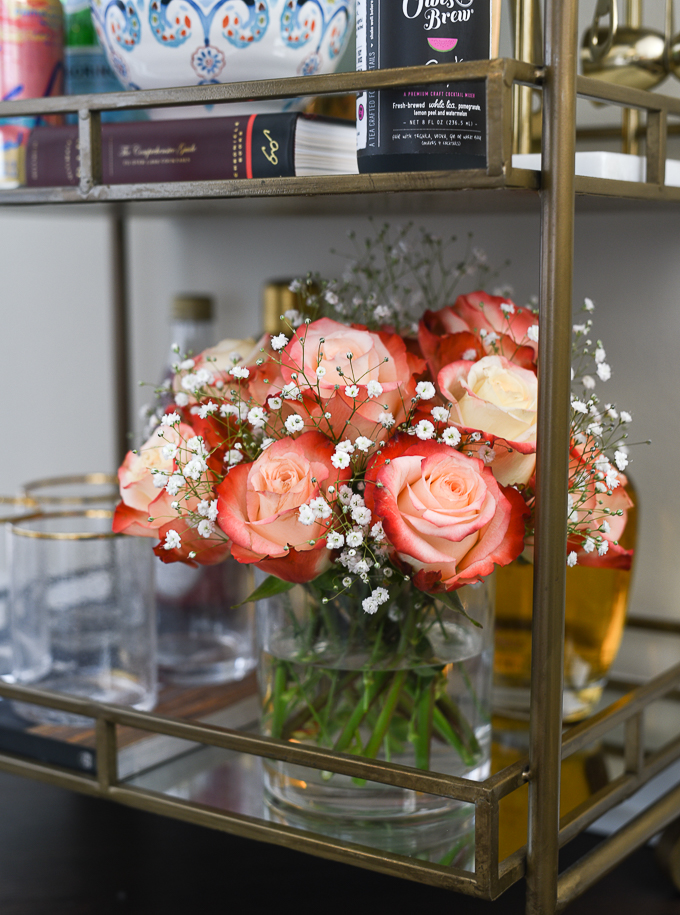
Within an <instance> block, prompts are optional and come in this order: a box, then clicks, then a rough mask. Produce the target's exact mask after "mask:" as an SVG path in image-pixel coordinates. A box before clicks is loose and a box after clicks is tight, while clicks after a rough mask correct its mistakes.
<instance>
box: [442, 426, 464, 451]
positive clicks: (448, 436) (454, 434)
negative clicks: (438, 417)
mask: <svg viewBox="0 0 680 915" xmlns="http://www.w3.org/2000/svg"><path fill="white" fill-rule="evenodd" d="M460 440H461V434H460V432H459V431H458V429H456V427H455V426H449V428H448V429H444V431H443V432H442V441H443V442H444V444H445V445H450V446H451V447H452V448H455V447H456V446H457V445H459V444H460Z"/></svg>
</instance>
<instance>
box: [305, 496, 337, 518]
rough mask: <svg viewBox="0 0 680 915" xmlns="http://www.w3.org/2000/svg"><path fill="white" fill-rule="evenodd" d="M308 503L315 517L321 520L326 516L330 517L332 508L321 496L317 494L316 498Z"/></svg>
mask: <svg viewBox="0 0 680 915" xmlns="http://www.w3.org/2000/svg"><path fill="white" fill-rule="evenodd" d="M309 505H310V508H311V509H312V511H313V512H314V515H315V517H316V518H320V519H321V520H322V521H325V520H326V518H330V516H331V515H332V514H333V509H332V508H331V507H330V505H329V504H328V502H326V500H325V499H324V497H323V496H317V497H316V499H312V500H311V501H310V503H309Z"/></svg>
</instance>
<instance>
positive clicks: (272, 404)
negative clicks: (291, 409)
mask: <svg viewBox="0 0 680 915" xmlns="http://www.w3.org/2000/svg"><path fill="white" fill-rule="evenodd" d="M267 406H268V407H269V409H270V410H280V409H281V407H282V406H283V401H282V400H281V398H280V397H270V398H268V400H267Z"/></svg>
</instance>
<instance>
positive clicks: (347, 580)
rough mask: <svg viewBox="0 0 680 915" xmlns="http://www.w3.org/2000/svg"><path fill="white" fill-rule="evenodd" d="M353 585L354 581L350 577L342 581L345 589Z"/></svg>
mask: <svg viewBox="0 0 680 915" xmlns="http://www.w3.org/2000/svg"><path fill="white" fill-rule="evenodd" d="M351 584H352V579H351V578H349V577H348V576H345V577H344V578H343V579H342V585H343V587H344V588H349V586H350V585H351Z"/></svg>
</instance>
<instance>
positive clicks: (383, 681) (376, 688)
mask: <svg viewBox="0 0 680 915" xmlns="http://www.w3.org/2000/svg"><path fill="white" fill-rule="evenodd" d="M387 681H388V676H387V674H385V673H377V674H376V675H375V676H374V677H372V678H370V679H369V680H367V681H366V682H365V689H364V693H363V695H362V696H361V699H360V700H359V702H358V703H357V705H356V706H355V708H354V711H353V712H352V714H351V715H350V717H349V718H348V719H347V722H346V723H345V726H344V728H343V729H342V732H341V733H340V736H339V737H338V739H337V740H336V741H335V744H334V746H333V749H334V750H337V751H338V753H341V752H342V751H343V750H346V749H347V747H349V745H350V744H351V743H352V740H353V739H354V737H355V735H356V734H357V732H358V730H359V728H360V726H361V723H362V722H363V720H364V718H365V717H366V715H367V714H368V712H369V710H370V709H371V708H372V707H373V705H374V704H375V702H376V700H377V699H378V697H379V695H380V694H381V693H382V691H383V689H384V688H385V687H386V686H387Z"/></svg>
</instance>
